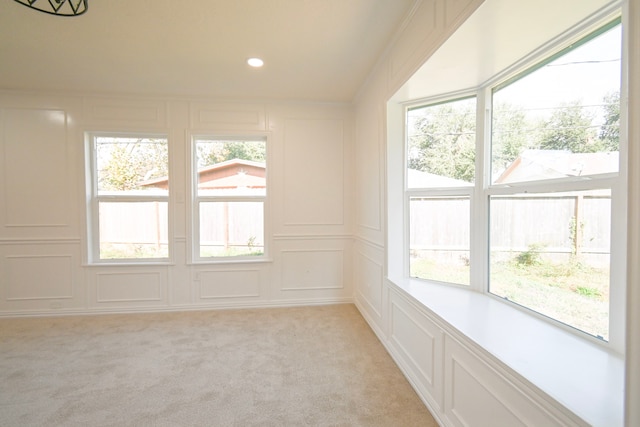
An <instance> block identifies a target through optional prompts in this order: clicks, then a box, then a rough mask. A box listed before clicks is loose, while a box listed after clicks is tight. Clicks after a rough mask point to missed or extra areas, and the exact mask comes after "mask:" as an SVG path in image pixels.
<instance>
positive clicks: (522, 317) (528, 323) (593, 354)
mask: <svg viewBox="0 0 640 427" xmlns="http://www.w3.org/2000/svg"><path fill="white" fill-rule="evenodd" d="M391 283H392V284H394V285H395V286H396V287H397V288H398V289H400V290H401V291H403V293H405V294H407V295H408V296H409V297H411V298H412V299H413V300H415V301H417V302H418V303H420V304H421V305H423V306H425V307H426V308H427V309H428V310H430V311H431V312H433V313H434V314H435V315H436V316H438V317H439V318H440V319H441V320H443V321H444V322H445V323H446V324H448V325H449V326H450V327H452V328H454V329H455V330H457V331H458V332H459V333H461V334H463V335H464V336H465V337H467V338H468V339H469V340H471V341H473V342H474V343H476V344H477V345H479V346H481V347H482V348H483V349H485V350H486V351H487V352H488V353H489V354H491V355H492V356H493V357H495V358H496V359H498V360H499V361H500V362H502V363H503V364H505V365H506V366H508V367H509V368H511V369H512V370H514V371H515V372H517V373H518V374H519V375H521V376H522V377H524V378H525V379H526V380H528V381H529V382H531V383H532V384H533V385H535V386H536V387H538V388H539V389H540V390H542V391H544V392H545V393H546V394H548V395H549V396H551V397H552V398H553V399H555V400H556V401H558V402H559V403H560V404H562V405H563V406H564V407H566V408H567V409H569V410H570V411H572V412H573V413H575V414H576V415H578V416H579V417H581V418H582V419H583V420H585V421H587V422H588V423H589V424H592V425H603V426H605V425H606V426H616V425H622V424H623V414H624V409H623V408H624V407H623V404H624V360H623V358H622V357H620V356H619V355H617V354H613V353H611V352H609V351H607V349H605V348H603V347H601V346H599V345H597V344H594V343H592V342H589V341H588V340H586V339H581V338H580V337H578V336H576V335H574V334H572V333H570V332H567V331H565V330H562V329H561V328H558V327H554V326H553V325H551V324H549V323H547V322H545V321H543V320H540V319H537V318H535V317H534V316H531V315H527V314H526V313H524V312H521V311H520V310H517V309H515V308H512V307H509V306H508V305H507V304H505V303H503V302H502V301H498V300H496V299H494V298H491V297H489V296H487V295H483V294H481V293H478V292H474V291H471V290H468V289H462V288H458V287H453V286H446V285H440V284H434V283H425V282H422V281H418V280H411V279H406V280H396V281H393V280H392V281H391ZM478 319H482V320H483V321H481V322H480V321H478Z"/></svg>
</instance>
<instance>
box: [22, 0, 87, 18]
mask: <svg viewBox="0 0 640 427" xmlns="http://www.w3.org/2000/svg"><path fill="white" fill-rule="evenodd" d="M15 1H17V2H18V3H20V4H23V5H25V6H27V7H30V8H31V9H35V10H39V11H40V12H44V13H48V14H51V15H58V16H77V15H82V14H83V13H85V12H86V11H87V1H88V0H15Z"/></svg>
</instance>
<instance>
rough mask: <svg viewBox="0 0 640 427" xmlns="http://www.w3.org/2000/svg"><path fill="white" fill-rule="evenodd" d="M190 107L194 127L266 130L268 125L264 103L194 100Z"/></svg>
mask: <svg viewBox="0 0 640 427" xmlns="http://www.w3.org/2000/svg"><path fill="white" fill-rule="evenodd" d="M189 109H190V113H189V115H190V117H191V119H190V121H191V127H192V128H193V129H219V130H243V131H246V130H252V131H264V130H265V129H266V126H267V125H266V123H267V122H266V113H265V106H264V105H262V104H230V103H226V104H218V103H203V102H192V103H191V104H190V108H189Z"/></svg>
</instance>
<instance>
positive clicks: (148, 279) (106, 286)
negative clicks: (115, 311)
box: [95, 271, 164, 303]
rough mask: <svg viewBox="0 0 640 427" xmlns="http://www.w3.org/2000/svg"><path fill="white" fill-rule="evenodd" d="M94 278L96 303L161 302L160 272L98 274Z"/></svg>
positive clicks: (161, 285) (161, 283)
mask: <svg viewBox="0 0 640 427" xmlns="http://www.w3.org/2000/svg"><path fill="white" fill-rule="evenodd" d="M95 278H96V302H97V303H114V302H115V303H131V302H143V301H145V302H149V301H151V302H157V301H162V300H163V287H164V284H163V282H164V280H163V277H162V275H161V273H160V272H157V271H138V272H122V271H118V272H110V273H106V272H100V273H96V274H95Z"/></svg>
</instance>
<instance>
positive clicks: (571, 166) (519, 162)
mask: <svg viewBox="0 0 640 427" xmlns="http://www.w3.org/2000/svg"><path fill="white" fill-rule="evenodd" d="M618 161H619V153H618V152H617V151H612V152H605V153H572V152H570V151H563V150H525V151H523V152H522V153H521V154H520V156H518V157H517V158H516V159H515V160H514V161H513V162H512V163H511V164H510V165H509V166H508V167H507V168H506V169H505V170H504V172H502V173H501V174H500V176H498V178H497V179H496V180H495V181H494V182H495V183H496V184H505V183H509V182H522V181H534V180H543V179H552V178H564V177H570V176H588V175H598V174H603V173H609V172H615V171H617V170H618Z"/></svg>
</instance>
